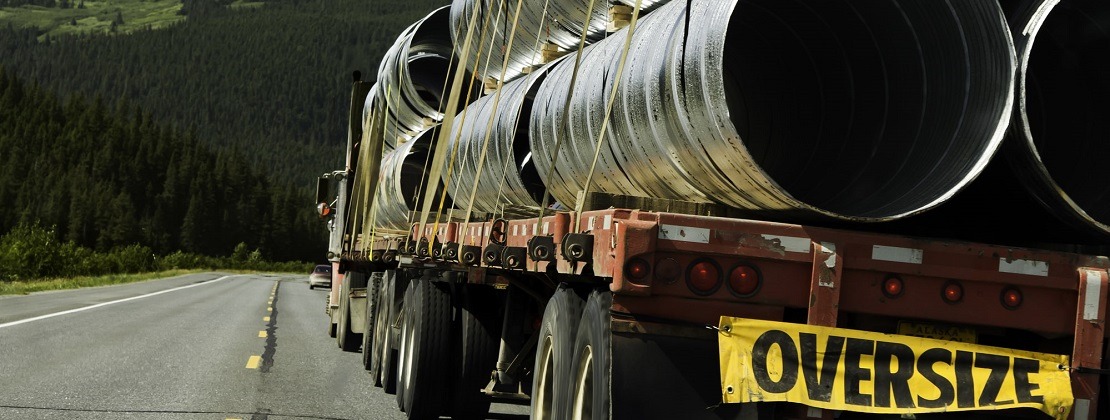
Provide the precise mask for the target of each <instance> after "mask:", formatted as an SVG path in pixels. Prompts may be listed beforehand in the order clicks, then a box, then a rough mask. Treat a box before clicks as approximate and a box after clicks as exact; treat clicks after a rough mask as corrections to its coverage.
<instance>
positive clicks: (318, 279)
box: [308, 264, 331, 289]
mask: <svg viewBox="0 0 1110 420" xmlns="http://www.w3.org/2000/svg"><path fill="white" fill-rule="evenodd" d="M317 286H319V287H327V288H329V289H330V288H331V266H330V265H326V264H320V265H318V266H316V268H315V269H313V270H312V274H309V275H308V288H309V289H315V288H316V287H317Z"/></svg>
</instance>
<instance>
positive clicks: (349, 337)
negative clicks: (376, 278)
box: [336, 271, 366, 353]
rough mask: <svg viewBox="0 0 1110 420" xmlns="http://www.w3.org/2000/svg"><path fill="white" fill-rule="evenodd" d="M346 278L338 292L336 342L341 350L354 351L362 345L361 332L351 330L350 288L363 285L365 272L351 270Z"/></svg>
mask: <svg viewBox="0 0 1110 420" xmlns="http://www.w3.org/2000/svg"><path fill="white" fill-rule="evenodd" d="M347 279H348V280H349V281H345V282H343V287H342V288H341V289H340V292H339V326H338V329H339V331H338V333H337V334H338V336H337V337H336V342H337V343H338V344H339V348H340V349H342V350H343V351H346V352H352V353H354V352H357V351H358V348H359V346H361V345H362V334H358V333H355V332H354V331H351V298H350V296H351V288H352V287H362V285H365V283H366V274H365V273H360V272H357V271H351V272H349V273H348V276H347Z"/></svg>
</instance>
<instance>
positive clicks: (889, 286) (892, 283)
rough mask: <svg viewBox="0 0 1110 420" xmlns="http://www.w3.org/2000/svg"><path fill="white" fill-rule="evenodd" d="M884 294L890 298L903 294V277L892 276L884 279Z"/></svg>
mask: <svg viewBox="0 0 1110 420" xmlns="http://www.w3.org/2000/svg"><path fill="white" fill-rule="evenodd" d="M883 294H884V295H886V297H888V298H896V297H898V296H902V279H900V278H898V277H896V276H890V277H887V278H886V280H883Z"/></svg>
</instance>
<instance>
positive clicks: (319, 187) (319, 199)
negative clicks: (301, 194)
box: [316, 176, 331, 203]
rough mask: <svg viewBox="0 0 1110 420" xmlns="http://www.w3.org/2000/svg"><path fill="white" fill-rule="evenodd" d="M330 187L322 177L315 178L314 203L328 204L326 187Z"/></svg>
mask: <svg viewBox="0 0 1110 420" xmlns="http://www.w3.org/2000/svg"><path fill="white" fill-rule="evenodd" d="M330 186H331V185H330V183H329V182H328V179H327V178H324V177H322V176H321V177H319V178H316V203H327V202H328V190H329V189H330V188H328V187H330Z"/></svg>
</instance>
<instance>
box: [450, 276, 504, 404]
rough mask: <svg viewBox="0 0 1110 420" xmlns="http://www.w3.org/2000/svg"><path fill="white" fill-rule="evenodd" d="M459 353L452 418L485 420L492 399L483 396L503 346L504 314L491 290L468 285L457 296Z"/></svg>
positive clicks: (480, 286)
mask: <svg viewBox="0 0 1110 420" xmlns="http://www.w3.org/2000/svg"><path fill="white" fill-rule="evenodd" d="M458 297H459V299H458V300H459V305H458V306H459V309H460V317H459V323H460V326H459V327H460V328H459V330H460V336H459V341H460V346H459V348H460V350H461V351H460V352H459V353H458V358H459V359H458V364H459V366H458V369H457V370H456V372H458V377H457V378H456V379H455V389H454V393H453V395H454V396H453V398H452V401H451V414H452V418H454V419H456V420H460V419H485V418H486V417H487V416H488V415H489V406H490V402H491V400H490V397H489V396H488V395H486V394H484V393H482V392H481V389H482V388H484V387H485V386H486V385H487V384H488V383H489V380H490V374H491V373H492V372H493V370H494V369H495V368H496V367H497V353H498V350H500V345H501V316H500V315H501V314H500V311H498V308H500V307H501V305H500V304H498V297H497V292H496V291H495V290H494V289H493V288H492V287H490V286H485V285H477V284H474V285H467V286H466V287H465V288H464V289H463V293H460V294H459V295H458Z"/></svg>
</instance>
